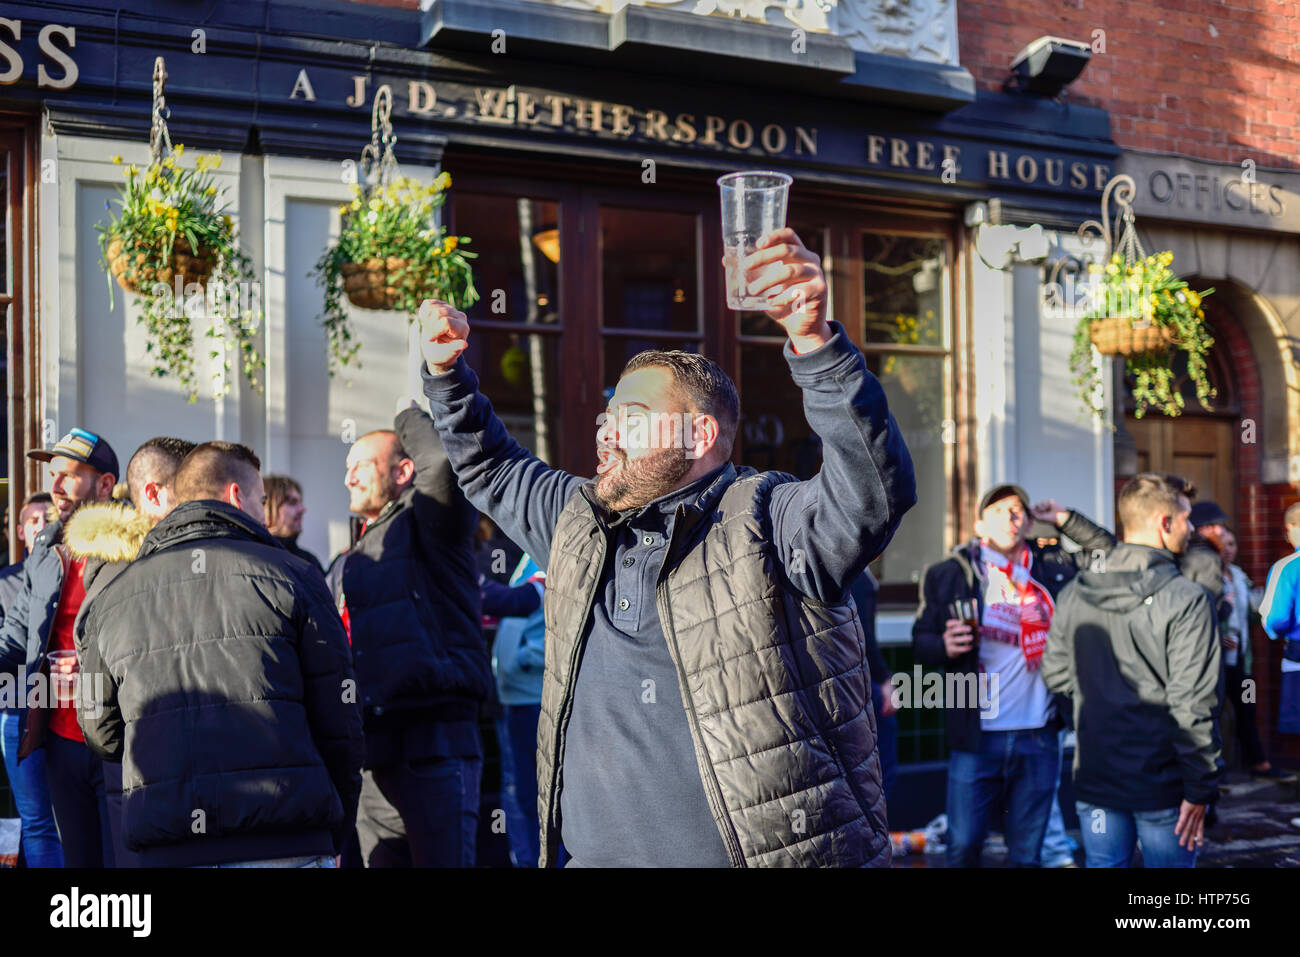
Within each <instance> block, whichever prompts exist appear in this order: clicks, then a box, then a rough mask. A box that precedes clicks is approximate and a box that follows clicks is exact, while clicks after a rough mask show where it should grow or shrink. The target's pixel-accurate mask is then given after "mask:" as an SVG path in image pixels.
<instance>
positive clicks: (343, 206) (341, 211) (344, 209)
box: [339, 203, 348, 216]
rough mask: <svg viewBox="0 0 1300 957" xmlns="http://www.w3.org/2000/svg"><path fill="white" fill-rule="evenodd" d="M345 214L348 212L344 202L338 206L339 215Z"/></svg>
mask: <svg viewBox="0 0 1300 957" xmlns="http://www.w3.org/2000/svg"><path fill="white" fill-rule="evenodd" d="M347 214H348V205H347V203H344V204H343V205H342V206H340V207H339V215H340V216H346V215H347Z"/></svg>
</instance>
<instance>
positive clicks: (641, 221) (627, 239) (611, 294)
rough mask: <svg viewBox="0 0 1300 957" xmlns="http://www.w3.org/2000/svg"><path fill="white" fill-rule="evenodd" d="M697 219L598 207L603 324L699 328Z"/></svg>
mask: <svg viewBox="0 0 1300 957" xmlns="http://www.w3.org/2000/svg"><path fill="white" fill-rule="evenodd" d="M696 223H697V217H696V216H695V214H693V213H665V212H659V211H655V210H647V209H620V208H618V207H613V206H602V207H601V210H600V268H601V274H600V275H601V290H602V299H601V305H602V310H603V311H602V313H601V317H602V325H604V326H605V327H607V328H620V329H657V330H660V331H665V332H668V331H671V332H696V331H698V330H699V327H700V318H699V317H700V302H699V283H698V277H697V273H698V272H699V265H698V256H697V255H696V236H695V234H696Z"/></svg>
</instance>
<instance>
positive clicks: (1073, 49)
mask: <svg viewBox="0 0 1300 957" xmlns="http://www.w3.org/2000/svg"><path fill="white" fill-rule="evenodd" d="M1091 58H1092V47H1090V46H1088V44H1086V43H1080V42H1079V41H1078V40H1066V39H1063V38H1061V37H1039V38H1038V39H1037V40H1035V41H1034V42H1033V43H1031V44H1029V46H1027V47H1025V48H1024V49H1023V50H1021V51H1020V52H1019V53H1017V54H1016V55H1015V58H1014V59H1012V61H1011V76H1009V77H1007V81H1006V83H1004V84H1003V85H1002V88H1003V89H1004V90H1007V89H1015V90H1022V91H1024V92H1026V93H1036V94H1038V95H1039V96H1052V97H1055V96H1059V95H1060V93H1061V91H1062V90H1064V89H1065V88H1066V87H1067V86H1069V85H1070V84H1071V83H1073V82H1074V81H1075V79H1077V78H1078V76H1079V74H1080V73H1082V72H1083V68H1084V67H1085V66H1087V65H1088V61H1089V60H1090V59H1091Z"/></svg>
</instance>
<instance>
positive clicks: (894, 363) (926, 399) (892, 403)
mask: <svg viewBox="0 0 1300 957" xmlns="http://www.w3.org/2000/svg"><path fill="white" fill-rule="evenodd" d="M866 359H867V368H868V369H870V370H871V371H872V372H873V373H874V374H875V376H876V378H878V379H879V380H880V384H881V385H882V386H884V389H885V394H886V395H887V396H888V397H889V410H890V412H892V413H893V414H894V419H895V421H897V422H898V427H899V429H901V430H902V432H903V438H904V439H905V440H906V442H907V448H908V451H909V452H911V454H912V465H913V467H914V468H915V470H916V494H917V500H918V501H919V502H921V503H922V504H920V505H918V506H916V507H914V508H912V509H911V511H909V512H908V513H907V514H906V515H904V516H903V523H902V525H900V526H899V529H898V533H897V534H896V535H895V536H894V539H893V541H892V542H890V543H889V547H888V548H887V549H885V553H884V554H883V555H881V556H880V558H878V559H877V560H876V561H875V562H873V563H872V565H871V571H872V574H874V575H875V576H876V578H878V579H879V580H880V581H881V582H882V583H890V584H906V583H908V582H919V581H920V580H921V573H922V572H923V571H924V570H925V567H926V565H928V564H930V563H931V562H933V561H935V560H937V559H938V558H941V557H942V556H943V551H944V538H943V536H944V523H945V521H946V520H947V514H948V498H949V495H948V471H947V458H948V457H947V454H946V451H947V446H946V445H944V443H943V435H944V428H943V421H944V418H945V411H944V410H945V409H946V408H947V403H946V401H945V397H946V394H947V393H946V383H947V375H946V373H945V365H946V363H947V360H946V359H945V358H944V357H943V356H917V355H910V356H909V355H887V356H882V355H868V356H867V357H866Z"/></svg>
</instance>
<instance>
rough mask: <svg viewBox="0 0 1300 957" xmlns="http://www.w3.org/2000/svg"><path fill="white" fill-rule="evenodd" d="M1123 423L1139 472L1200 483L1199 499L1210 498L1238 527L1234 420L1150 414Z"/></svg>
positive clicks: (1198, 488)
mask: <svg viewBox="0 0 1300 957" xmlns="http://www.w3.org/2000/svg"><path fill="white" fill-rule="evenodd" d="M1125 426H1126V428H1127V429H1128V431H1129V434H1130V435H1132V436H1133V441H1134V443H1135V444H1136V446H1137V456H1138V471H1139V472H1172V473H1174V474H1175V475H1181V476H1182V477H1183V478H1185V479H1188V480H1189V481H1191V482H1193V483H1194V484H1195V485H1196V501H1198V502H1208V501H1212V502H1215V503H1217V504H1218V506H1219V507H1220V508H1222V509H1223V510H1224V512H1226V513H1227V515H1228V518H1229V519H1231V520H1232V523H1233V526H1234V527H1235V526H1236V520H1237V502H1236V499H1237V495H1236V489H1237V473H1236V467H1235V463H1234V460H1233V449H1234V443H1233V436H1234V434H1239V431H1240V430H1239V429H1237V428H1236V426H1235V424H1234V422H1233V421H1232V420H1231V419H1225V418H1211V417H1202V416H1180V417H1179V418H1176V419H1170V418H1166V417H1165V416H1162V415H1154V414H1153V415H1148V416H1146V417H1144V418H1141V419H1137V418H1134V417H1133V416H1131V415H1130V416H1126V417H1125Z"/></svg>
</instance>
